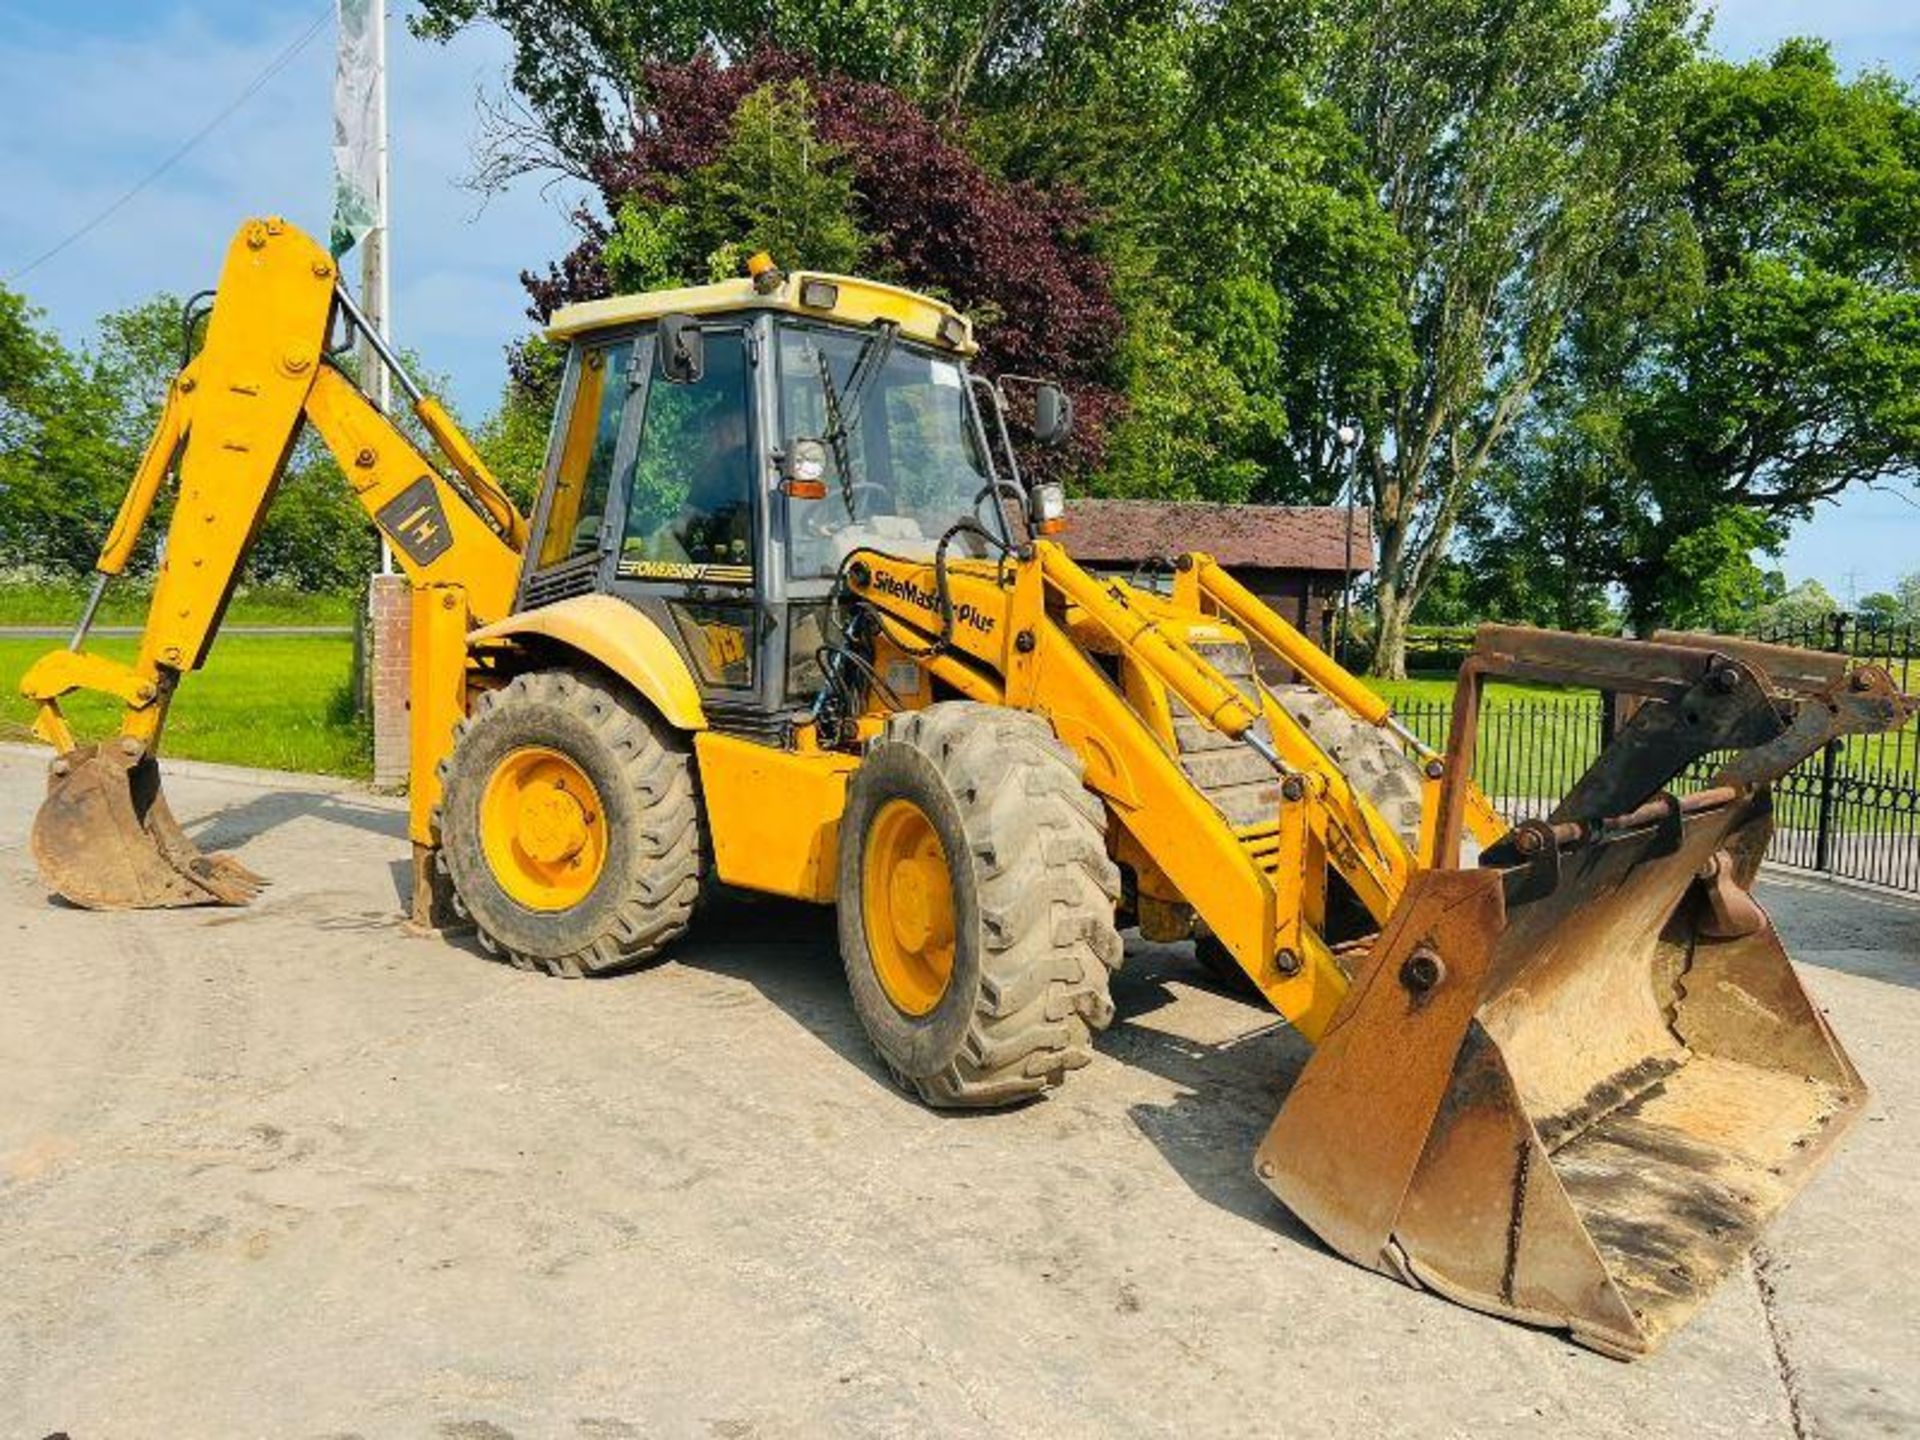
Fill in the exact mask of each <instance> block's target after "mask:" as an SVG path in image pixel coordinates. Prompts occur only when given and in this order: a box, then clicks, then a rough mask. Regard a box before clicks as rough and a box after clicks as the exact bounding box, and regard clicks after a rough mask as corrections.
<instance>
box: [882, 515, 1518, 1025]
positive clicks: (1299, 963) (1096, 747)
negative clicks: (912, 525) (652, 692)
mask: <svg viewBox="0 0 1920 1440" xmlns="http://www.w3.org/2000/svg"><path fill="white" fill-rule="evenodd" d="M1001 573H1002V572H1000V571H998V570H996V569H993V568H979V567H976V568H968V567H962V566H954V567H950V568H949V572H948V578H947V584H948V588H949V592H950V598H951V602H952V604H953V607H954V609H955V612H956V614H957V615H959V616H961V617H963V619H962V620H961V622H960V623H956V624H955V625H954V626H953V640H952V643H951V645H950V646H948V647H946V648H944V649H941V648H940V647H937V646H936V647H931V648H932V649H934V650H935V651H937V652H938V653H933V654H929V653H928V651H929V649H930V646H929V641H930V639H931V637H932V632H934V631H936V630H938V629H940V626H939V625H937V624H934V623H931V620H930V615H931V612H930V610H929V605H928V604H922V603H921V602H922V601H927V602H930V603H931V602H935V601H937V593H936V592H937V589H938V581H937V577H936V576H935V575H934V574H933V573H932V570H931V567H928V566H926V565H924V564H922V563H920V562H915V561H904V560H900V559H897V558H892V557H888V556H884V555H879V554H871V553H868V554H862V556H861V557H860V558H859V561H858V563H857V564H855V565H854V566H852V567H851V568H850V581H851V583H852V585H853V586H854V588H855V590H856V592H857V593H858V594H860V595H861V596H862V597H863V598H864V599H865V600H866V601H867V602H868V603H869V604H871V605H873V607H874V608H875V609H876V610H877V611H878V612H879V613H880V614H881V616H882V623H883V624H884V625H885V626H886V627H887V633H888V636H889V638H890V640H891V641H892V642H893V643H894V644H895V645H896V647H897V648H898V649H899V650H900V651H901V652H903V653H904V654H905V655H907V656H910V657H911V656H918V657H920V658H921V659H922V663H924V664H926V665H927V666H928V668H929V669H930V670H931V672H932V673H933V674H934V675H935V676H936V677H937V678H939V679H941V680H943V681H945V682H946V683H948V684H950V685H952V686H953V687H954V688H956V689H958V690H959V691H960V692H961V693H963V694H967V695H969V696H971V697H972V698H975V699H981V700H987V701H990V702H991V703H996V704H1008V705H1015V706H1020V707H1023V708H1031V709H1034V710H1037V711H1039V712H1040V713H1042V714H1044V715H1046V716H1047V718H1048V719H1049V721H1051V723H1052V724H1053V727H1054V729H1055V731H1056V733H1058V734H1059V735H1060V737H1061V739H1062V740H1063V741H1065V742H1066V744H1067V745H1068V746H1069V747H1070V748H1072V749H1074V750H1075V751H1076V752H1078V753H1079V754H1080V756H1081V758H1082V759H1083V761H1084V762H1085V763H1086V767H1087V770H1086V777H1087V784H1088V785H1089V786H1090V787H1091V788H1092V789H1094V790H1095V791H1097V792H1098V793H1099V794H1100V795H1101V796H1103V797H1104V798H1105V799H1106V801H1107V802H1108V806H1109V810H1110V813H1111V814H1112V816H1113V817H1114V821H1115V824H1116V826H1117V827H1118V829H1119V830H1120V831H1121V832H1122V833H1121V835H1120V836H1119V837H1118V845H1117V848H1118V849H1119V851H1120V853H1121V855H1122V857H1123V858H1125V859H1127V860H1129V861H1130V862H1131V868H1133V869H1134V870H1135V871H1136V872H1137V873H1139V874H1141V876H1142V881H1141V888H1142V889H1143V891H1144V890H1146V889H1147V888H1148V886H1149V885H1157V886H1159V887H1164V888H1169V890H1170V893H1173V894H1177V895H1178V897H1179V899H1180V900H1181V901H1182V902H1183V903H1185V904H1188V905H1190V906H1191V907H1192V909H1193V910H1194V912H1195V913H1196V914H1197V915H1198V916H1199V917H1200V918H1201V920H1202V922H1203V923H1204V924H1205V926H1206V927H1207V929H1208V930H1209V931H1210V932H1211V933H1212V934H1213V935H1214V936H1216V937H1217V938H1218V939H1219V941H1220V942H1221V943H1222V944H1223V945H1224V946H1225V947H1226V948H1227V949H1228V951H1229V952H1230V953H1231V954H1232V955H1233V956H1234V957H1235V959H1236V960H1237V961H1238V962H1239V964H1240V966H1241V967H1242V969H1244V970H1245V971H1246V973H1247V975H1248V976H1249V977H1250V978H1251V979H1252V981H1253V982H1254V984H1255V985H1257V986H1258V987H1259V989H1260V991H1261V993H1262V994H1263V995H1265V997H1266V998H1267V999H1268V1001H1269V1002H1271V1003H1272V1004H1273V1006H1274V1008H1275V1009H1277V1010H1278V1011H1279V1012H1280V1013H1281V1014H1282V1015H1284V1016H1286V1017H1287V1019H1288V1020H1289V1021H1290V1022H1292V1023H1293V1024H1294V1025H1295V1026H1296V1027H1297V1028H1299V1029H1300V1030H1301V1032H1302V1033H1303V1034H1305V1035H1306V1036H1307V1037H1308V1038H1309V1039H1313V1038H1317V1037H1318V1035H1319V1034H1320V1032H1321V1031H1322V1030H1323V1029H1324V1028H1325V1026H1326V1024H1327V1022H1328V1021H1329V1020H1330V1019H1331V1017H1332V1015H1333V1012H1334V1010H1335V1009H1336V1008H1337V1007H1338V1005H1339V1004H1340V1001H1341V999H1342V997H1343V996H1344V995H1345V993H1346V989H1347V984H1348V981H1347V976H1346V973H1345V970H1344V968H1343V963H1342V960H1341V958H1340V957H1338V956H1336V954H1335V952H1334V950H1333V948H1332V947H1330V946H1329V945H1328V943H1327V942H1326V940H1325V939H1324V938H1323V922H1324V916H1325V907H1326V903H1327V896H1328V880H1329V877H1330V876H1331V875H1335V874H1337V875H1339V876H1340V877H1341V878H1342V879H1344V880H1345V881H1346V882H1347V884H1348V885H1349V886H1350V887H1351V888H1352V889H1353V891H1354V893H1355V895H1356V896H1357V897H1358V898H1359V899H1360V901H1361V902H1362V903H1363V904H1364V905H1365V906H1366V907H1367V909H1368V910H1369V911H1371V912H1372V913H1373V914H1374V915H1375V917H1376V920H1377V921H1381V922H1384V920H1385V919H1386V917H1387V916H1388V915H1390V914H1391V913H1392V911H1393V909H1394V907H1395V906H1396V905H1398V903H1399V901H1400V897H1401V894H1402V893H1403V892H1404V890H1405V889H1406V886H1407V885H1408V883H1409V882H1410V880H1411V879H1412V876H1413V874H1414V871H1415V870H1416V868H1417V867H1418V865H1419V863H1420V861H1419V857H1417V856H1415V855H1414V854H1412V853H1411V852H1410V851H1409V850H1408V848H1407V846H1406V845H1405V844H1404V843H1403V842H1402V840H1401V839H1400V837H1398V836H1396V835H1395V834H1394V833H1393V831H1392V830H1391V829H1390V828H1389V827H1388V826H1387V825H1386V823H1385V822H1384V821H1383V819H1382V818H1381V817H1380V815H1379V814H1378V813H1377V812H1376V811H1375V810H1374V808H1373V806H1372V805H1371V803H1370V802H1368V800H1367V799H1366V798H1365V797H1364V796H1363V795H1361V794H1360V793H1358V791H1357V790H1356V789H1355V788H1354V787H1353V785H1352V784H1351V783H1350V782H1349V781H1348V779H1347V777H1346V776H1345V775H1344V774H1343V773H1342V772H1341V771H1340V770H1339V768H1338V767H1337V766H1336V765H1335V764H1333V763H1332V762H1331V761H1330V760H1329V759H1328V758H1327V756H1326V754H1325V753H1324V752H1323V751H1322V749H1321V748H1320V746H1319V745H1318V744H1317V743H1316V742H1315V740H1314V739H1313V738H1312V737H1311V736H1310V735H1309V734H1308V733H1307V731H1306V730H1305V729H1304V728H1303V727H1302V726H1300V725H1299V724H1298V723H1297V722H1296V721H1295V720H1294V719H1293V718H1292V717H1291V716H1290V715H1289V714H1288V713H1287V712H1286V710H1285V709H1284V708H1283V707H1281V706H1280V705H1278V704H1277V703H1276V702H1275V701H1274V699H1273V696H1272V695H1271V694H1270V693H1269V692H1268V691H1267V690H1266V687H1265V686H1264V685H1259V684H1258V682H1257V681H1256V682H1255V683H1254V691H1255V693H1252V694H1249V693H1246V692H1245V691H1243V690H1242V689H1240V688H1237V687H1236V686H1235V685H1234V684H1233V683H1232V682H1231V681H1229V680H1227V679H1226V678H1224V677H1223V676H1222V675H1221V674H1220V673H1219V672H1218V671H1217V670H1216V669H1215V668H1214V667H1213V666H1212V665H1210V664H1209V663H1208V661H1207V660H1206V659H1205V658H1203V657H1202V656H1201V655H1200V654H1199V653H1197V652H1196V650H1195V648H1194V646H1193V645H1192V644H1191V643H1190V642H1189V639H1188V633H1189V631H1190V626H1183V625H1181V624H1178V623H1174V622H1175V621H1176V620H1177V618H1178V617H1179V616H1180V615H1181V614H1182V613H1183V612H1184V613H1185V616H1186V619H1188V620H1192V619H1194V618H1197V617H1208V618H1211V619H1214V620H1217V622H1218V623H1219V625H1220V628H1221V633H1222V634H1223V635H1226V636H1235V637H1239V636H1246V637H1250V638H1252V639H1254V640H1256V641H1258V642H1259V643H1260V644H1261V645H1263V646H1265V647H1266V648H1267V649H1269V650H1270V651H1271V652H1272V653H1274V654H1275V655H1276V656H1277V657H1278V658H1279V659H1281V660H1282V661H1284V662H1286V663H1287V664H1289V665H1291V666H1293V667H1294V668H1295V670H1296V671H1298V672H1299V673H1300V674H1301V675H1302V676H1303V678H1305V679H1306V680H1307V681H1308V682H1309V683H1311V684H1313V685H1314V687H1315V688H1316V689H1318V690H1320V691H1321V693H1323V694H1325V695H1327V696H1328V698H1329V699H1332V700H1334V701H1335V702H1336V703H1338V704H1340V705H1341V706H1342V708H1343V709H1345V710H1347V711H1348V713H1350V714H1352V715H1354V716H1355V718H1357V719H1359V720H1361V721H1362V722H1363V723H1366V724H1371V725H1377V726H1381V727H1382V728H1384V729H1387V730H1389V731H1390V732H1391V733H1393V734H1395V736H1396V738H1399V739H1401V740H1403V741H1404V742H1410V743H1411V744H1412V745H1415V746H1417V745H1418V742H1417V741H1414V740H1413V737H1412V736H1410V735H1408V734H1406V732H1405V731H1404V730H1401V729H1400V728H1399V727H1398V725H1397V722H1395V721H1394V720H1393V716H1392V711H1391V709H1390V708H1389V707H1388V706H1387V705H1386V703H1385V702H1384V701H1382V700H1381V699H1380V698H1379V697H1377V696H1375V695H1374V694H1373V693H1372V692H1371V691H1369V690H1368V689H1367V688H1366V687H1365V686H1363V685H1362V684H1361V683H1360V682H1359V681H1358V680H1356V679H1354V678H1353V677H1352V676H1351V675H1349V674H1348V673H1347V672H1346V671H1345V670H1343V669H1341V668H1340V667H1339V666H1338V665H1337V664H1335V663H1334V662H1333V661H1332V660H1331V659H1330V658H1329V657H1328V656H1327V655H1326V654H1325V653H1324V652H1322V651H1320V650H1319V649H1317V648H1316V647H1315V646H1314V645H1313V644H1312V642H1311V641H1309V640H1308V639H1307V638H1306V637H1305V636H1303V635H1301V634H1300V633H1299V632H1298V631H1297V630H1295V629H1293V627H1291V626H1290V625H1288V624H1287V623H1286V622H1285V621H1284V620H1282V619H1281V618H1280V617H1279V616H1278V615H1275V614H1274V613H1273V612H1272V611H1271V610H1270V609H1268V608H1267V607H1266V606H1264V605H1262V604H1261V603H1260V602H1259V601H1258V600H1257V599H1256V598H1255V597H1254V596H1253V595H1252V594H1251V593H1249V592H1248V591H1246V590H1245V589H1244V588H1242V587H1241V586H1240V585H1239V584H1238V583H1237V582H1236V581H1234V580H1233V579H1232V577H1231V576H1229V575H1227V573H1226V572H1225V571H1224V570H1222V569H1221V568H1220V567H1219V566H1217V565H1216V564H1215V563H1214V562H1213V561H1212V560H1210V559H1208V558H1207V557H1205V556H1199V555H1195V556H1185V557H1182V559H1181V560H1180V562H1179V563H1178V566H1177V568H1176V579H1175V589H1174V594H1173V596H1172V597H1171V603H1169V600H1168V599H1167V598H1166V597H1162V596H1158V595H1154V594H1151V593H1148V592H1144V591H1140V590H1137V589H1134V588H1133V587H1131V586H1128V585H1124V584H1121V583H1120V582H1118V581H1115V580H1105V579H1101V578H1099V577H1097V576H1095V575H1093V574H1091V573H1089V572H1088V571H1086V570H1084V569H1082V568H1081V567H1080V566H1079V565H1078V564H1076V563H1075V562H1074V561H1073V560H1072V559H1071V558H1070V557H1069V556H1068V555H1067V553H1066V552H1065V551H1064V550H1063V549H1061V548H1060V547H1059V546H1058V545H1055V544H1053V543H1051V542H1047V541H1040V542H1038V543H1036V544H1035V545H1034V547H1033V559H1032V560H1031V562H1023V563H1020V564H1018V565H1015V566H1013V567H1012V568H1011V569H1010V570H1008V571H1006V572H1005V573H1006V576H1007V580H1006V581H1005V582H1003V580H1002V578H1001ZM1069 613H1070V614H1071V615H1072V616H1073V617H1074V621H1075V622H1076V623H1079V624H1090V625H1092V626H1095V627H1097V628H1098V629H1099V630H1100V631H1102V632H1103V633H1104V634H1105V635H1106V636H1107V637H1108V638H1109V639H1110V641H1111V643H1112V644H1113V645H1114V646H1115V647H1117V648H1118V649H1119V651H1120V652H1121V653H1122V654H1123V655H1124V656H1125V657H1126V659H1127V661H1128V662H1130V663H1132V664H1136V665H1139V666H1141V667H1142V668H1143V669H1145V670H1146V671H1148V672H1150V673H1151V674H1152V675H1153V676H1155V677H1156V678H1157V679H1158V680H1159V681H1160V682H1161V683H1163V684H1164V685H1165V687H1166V689H1167V691H1168V692H1169V693H1170V695H1171V696H1172V697H1173V698H1175V699H1177V700H1178V702H1179V703H1180V704H1182V705H1184V706H1185V707H1186V709H1187V710H1188V711H1190V712H1191V713H1192V714H1193V715H1195V716H1197V717H1199V718H1200V719H1201V720H1202V721H1203V722H1204V723H1205V724H1207V725H1209V726H1211V727H1213V728H1214V729H1216V730H1218V731H1220V732H1221V733H1223V734H1225V735H1229V736H1232V737H1234V738H1236V739H1237V740H1239V741H1240V742H1241V743H1242V744H1244V745H1246V746H1247V747H1249V748H1250V749H1251V750H1253V751H1254V752H1255V753H1257V754H1258V755H1259V756H1260V757H1261V759H1262V760H1264V761H1265V762H1266V763H1267V765H1268V766H1270V767H1271V769H1272V771H1273V772H1274V774H1275V775H1276V776H1277V777H1278V791H1277V801H1278V803H1277V806H1276V810H1275V814H1274V818H1273V820H1272V821H1271V822H1270V823H1268V824H1265V825H1260V826H1255V827H1240V828H1236V827H1235V826H1234V825H1232V824H1230V823H1229V822H1228V820H1227V819H1226V818H1225V817H1224V816H1223V815H1222V814H1221V813H1220V811H1218V810H1217V809H1216V808H1215V807H1214V806H1213V805H1212V804H1211V803H1209V801H1208V799H1207V797H1206V796H1205V795H1203V794H1202V793H1201V792H1200V791H1199V790H1198V789H1196V788H1195V785H1194V783H1193V782H1192V780H1191V779H1190V777H1189V776H1188V774H1187V773H1186V772H1185V771H1183V770H1182V768H1181V766H1180V763H1179V761H1178V759H1177V758H1176V757H1175V756H1174V755H1172V754H1170V753H1169V751H1168V749H1167V747H1166V745H1165V744H1164V742H1163V741H1162V739H1161V738H1159V737H1157V736H1156V735H1155V734H1154V733H1153V732H1152V731H1151V730H1150V729H1149V728H1148V726H1147V724H1146V722H1145V721H1144V720H1143V719H1142V717H1141V716H1140V715H1139V714H1138V713H1137V711H1136V710H1135V709H1133V708H1132V707H1131V706H1130V705H1129V702H1128V699H1127V698H1126V696H1125V695H1123V694H1122V693H1121V691H1120V690H1119V689H1117V688H1116V687H1115V685H1114V683H1113V682H1112V680H1111V679H1110V678H1109V676H1108V675H1107V674H1106V673H1105V672H1103V671H1102V670H1101V669H1100V668H1099V667H1098V666H1097V665H1096V664H1095V663H1094V662H1093V661H1092V660H1091V659H1089V658H1088V656H1087V654H1086V653H1085V651H1084V649H1083V647H1082V646H1081V645H1080V643H1079V642H1078V641H1077V640H1076V639H1075V637H1074V635H1073V634H1072V633H1071V627H1070V625H1069V624H1068V622H1067V619H1066V617H1067V615H1068V614H1069ZM1421 759H1422V761H1423V762H1424V764H1425V767H1426V773H1427V774H1428V776H1429V780H1430V784H1429V794H1428V808H1429V810H1430V811H1437V805H1438V799H1439V786H1438V780H1439V777H1440V775H1441V774H1442V773H1443V769H1442V762H1441V761H1440V759H1439V757H1437V756H1435V755H1433V754H1432V753H1431V752H1429V751H1424V749H1423V748H1422V753H1421ZM1466 793H1467V794H1468V795H1469V796H1471V797H1472V798H1471V800H1470V802H1469V808H1468V819H1467V820H1465V821H1463V822H1462V824H1464V825H1466V826H1467V827H1468V828H1469V830H1470V831H1471V832H1472V833H1473V834H1474V835H1475V837H1476V839H1478V840H1479V841H1480V842H1481V843H1483V844H1491V843H1492V842H1493V841H1494V840H1496V839H1498V838H1499V836H1500V835H1503V834H1505V833H1506V829H1507V827H1506V825H1505V824H1504V823H1502V822H1501V821H1499V819H1498V817H1497V816H1495V815H1494V814H1493V811H1492V807H1491V806H1489V805H1488V804H1487V803H1486V801H1485V800H1484V798H1482V797H1480V795H1479V792H1478V791H1477V790H1474V789H1473V788H1472V786H1471V785H1470V784H1469V785H1468V786H1467V787H1466ZM1429 828H1431V827H1429Z"/></svg>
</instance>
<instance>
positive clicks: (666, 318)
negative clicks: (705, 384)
mask: <svg viewBox="0 0 1920 1440" xmlns="http://www.w3.org/2000/svg"><path fill="white" fill-rule="evenodd" d="M659 343H660V373H661V374H662V375H664V376H666V377H667V383H668V384H669V385H693V384H697V383H698V382H699V380H700V377H701V376H702V375H704V374H706V373H707V342H706V337H705V336H704V335H702V334H701V333H700V322H699V321H698V320H696V319H694V318H693V316H691V315H679V314H674V315H662V316H661V317H660V342H659Z"/></svg>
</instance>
